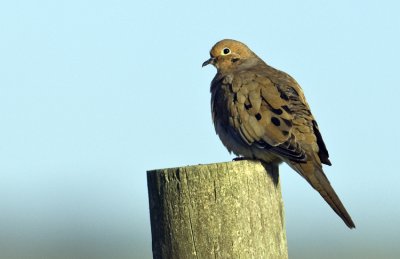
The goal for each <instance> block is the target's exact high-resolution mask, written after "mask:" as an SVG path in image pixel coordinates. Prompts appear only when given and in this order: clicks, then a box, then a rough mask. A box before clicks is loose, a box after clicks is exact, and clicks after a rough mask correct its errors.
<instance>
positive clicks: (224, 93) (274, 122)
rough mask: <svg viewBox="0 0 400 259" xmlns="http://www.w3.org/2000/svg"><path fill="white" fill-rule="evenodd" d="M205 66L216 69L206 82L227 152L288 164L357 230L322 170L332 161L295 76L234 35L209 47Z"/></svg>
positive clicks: (215, 123) (217, 131) (215, 120)
mask: <svg viewBox="0 0 400 259" xmlns="http://www.w3.org/2000/svg"><path fill="white" fill-rule="evenodd" d="M209 64H211V65H213V66H214V67H215V68H216V69H217V73H216V75H215V77H214V78H213V80H212V81H211V86H210V92H211V113H212V120H213V124H214V127H215V131H216V133H217V135H218V136H219V138H220V140H221V141H222V143H223V145H224V146H225V147H226V148H227V149H228V151H229V152H230V153H232V152H233V153H234V154H235V155H237V156H239V157H240V158H244V159H254V160H260V161H261V162H263V163H272V164H280V163H282V162H285V163H287V164H288V165H289V166H290V167H291V168H292V169H294V171H296V172H297V173H298V174H300V175H301V176H302V177H303V178H304V179H305V180H306V181H307V182H308V183H309V184H310V185H311V186H312V187H313V188H314V189H315V190H316V191H317V192H319V194H320V195H321V196H322V197H323V198H324V200H325V201H326V202H327V203H328V204H329V206H330V207H331V208H332V209H333V210H334V211H335V212H336V214H337V215H338V216H339V217H340V218H341V219H342V220H343V221H344V223H345V224H346V225H347V226H348V227H349V228H350V229H352V228H355V224H354V222H353V220H352V218H351V216H350V215H349V213H348V212H347V210H346V208H345V207H344V205H343V203H342V202H341V201H340V199H339V197H338V195H337V194H336V192H335V190H334V189H333V187H332V186H331V184H330V182H329V180H328V178H327V176H326V175H325V173H324V171H323V168H322V164H325V165H329V166H330V165H332V163H331V161H330V160H329V153H328V150H327V148H326V145H325V143H324V141H323V139H322V135H321V133H320V130H319V127H318V124H317V122H316V120H315V118H314V116H313V115H312V113H311V110H310V106H309V105H308V103H307V101H306V99H305V96H304V93H303V90H302V88H301V87H300V85H299V84H298V83H297V82H296V80H295V79H294V78H292V77H291V76H290V75H288V74H287V73H285V72H283V71H280V70H278V69H275V68H273V67H271V66H269V65H268V64H267V63H265V62H264V61H263V60H262V59H261V58H259V57H258V56H257V55H256V54H255V53H254V52H253V51H252V50H251V49H250V48H249V47H247V46H246V45H245V44H244V43H242V42H240V41H237V40H232V39H224V40H221V41H219V42H217V43H216V44H215V45H214V46H213V47H212V48H211V50H210V58H209V59H208V60H206V61H205V62H204V63H203V64H202V67H204V66H206V65H209Z"/></svg>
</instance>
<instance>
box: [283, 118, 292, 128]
mask: <svg viewBox="0 0 400 259" xmlns="http://www.w3.org/2000/svg"><path fill="white" fill-rule="evenodd" d="M282 120H283V122H284V123H285V124H286V125H287V126H288V127H292V122H291V121H290V120H287V119H283V118H282Z"/></svg>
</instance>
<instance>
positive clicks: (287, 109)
mask: <svg viewBox="0 0 400 259" xmlns="http://www.w3.org/2000/svg"><path fill="white" fill-rule="evenodd" d="M281 107H282V109H284V110H285V111H286V112H287V113H289V114H292V111H291V110H290V109H289V107H288V106H287V105H283V106H281Z"/></svg>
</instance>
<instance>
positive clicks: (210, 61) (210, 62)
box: [202, 58, 215, 67]
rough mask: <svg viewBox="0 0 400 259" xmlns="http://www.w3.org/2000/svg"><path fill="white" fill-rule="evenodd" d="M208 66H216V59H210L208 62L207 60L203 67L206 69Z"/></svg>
mask: <svg viewBox="0 0 400 259" xmlns="http://www.w3.org/2000/svg"><path fill="white" fill-rule="evenodd" d="M208 64H211V65H213V66H214V65H215V58H209V59H208V60H206V61H205V62H204V63H203V65H202V67H205V66H207V65H208Z"/></svg>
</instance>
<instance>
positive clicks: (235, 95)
mask: <svg viewBox="0 0 400 259" xmlns="http://www.w3.org/2000/svg"><path fill="white" fill-rule="evenodd" d="M233 101H234V102H235V103H236V102H237V93H234V94H233Z"/></svg>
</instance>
